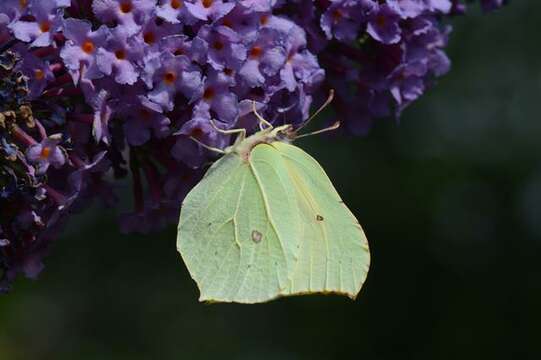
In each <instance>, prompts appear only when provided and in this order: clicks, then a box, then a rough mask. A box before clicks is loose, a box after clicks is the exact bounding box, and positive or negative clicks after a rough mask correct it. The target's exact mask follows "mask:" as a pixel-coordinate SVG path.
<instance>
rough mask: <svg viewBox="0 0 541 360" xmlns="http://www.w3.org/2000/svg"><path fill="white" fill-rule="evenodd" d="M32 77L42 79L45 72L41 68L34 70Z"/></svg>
mask: <svg viewBox="0 0 541 360" xmlns="http://www.w3.org/2000/svg"><path fill="white" fill-rule="evenodd" d="M34 77H35V78H36V80H43V78H45V72H44V71H43V70H41V69H36V70H34Z"/></svg>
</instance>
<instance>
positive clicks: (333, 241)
mask: <svg viewBox="0 0 541 360" xmlns="http://www.w3.org/2000/svg"><path fill="white" fill-rule="evenodd" d="M272 146H273V147H274V148H276V149H277V150H278V151H279V152H280V154H281V156H282V157H283V158H284V161H285V163H286V167H287V169H288V173H289V175H290V178H291V181H292V183H293V184H294V185H293V186H294V189H295V195H296V199H297V202H298V208H299V213H300V214H301V223H302V228H303V231H302V237H301V249H300V253H299V258H298V262H297V265H296V268H295V271H294V272H293V274H292V275H291V276H290V284H289V286H288V287H287V288H286V289H284V290H283V291H282V293H283V294H284V295H294V294H304V293H315V292H321V293H327V292H329V293H341V294H344V295H347V296H349V297H352V298H354V297H355V296H356V295H357V294H358V292H359V291H360V289H361V286H362V284H363V283H364V281H365V279H366V276H367V273H368V267H369V264H370V253H369V249H368V242H367V240H366V237H365V235H364V232H363V230H362V228H361V226H360V225H359V223H358V221H357V219H356V218H355V216H354V215H353V214H352V213H351V211H350V210H349V209H348V208H347V207H346V206H345V204H344V202H343V201H342V199H341V198H340V196H339V195H338V193H337V191H336V190H335V188H334V186H333V185H332V183H331V181H330V180H329V178H328V177H327V175H326V173H325V171H324V170H323V169H322V168H321V166H320V165H319V163H318V162H317V161H316V160H314V159H313V158H312V157H311V156H310V155H308V154H307V153H306V152H304V151H303V150H301V149H300V148H298V147H296V146H293V145H289V144H286V143H282V142H274V143H272Z"/></svg>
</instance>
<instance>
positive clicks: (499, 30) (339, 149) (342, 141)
mask: <svg viewBox="0 0 541 360" xmlns="http://www.w3.org/2000/svg"><path fill="white" fill-rule="evenodd" d="M540 14H541V2H539V1H513V2H512V4H511V5H510V6H508V7H507V8H504V9H503V10H502V11H498V12H496V13H493V14H490V15H487V16H482V15H481V14H480V13H479V12H477V11H473V12H472V13H471V15H470V16H469V17H465V18H456V19H454V20H453V25H454V28H455V30H454V33H453V34H452V36H451V43H450V47H449V55H450V57H451V59H452V60H453V68H452V71H451V73H450V74H449V75H447V76H445V77H443V78H442V79H441V80H440V81H439V83H438V84H437V86H435V87H434V88H433V89H432V90H431V91H429V92H428V94H427V95H425V96H424V97H422V99H421V100H420V101H418V102H417V103H415V104H414V105H413V106H411V107H410V108H408V109H407V110H406V111H405V113H404V115H403V117H402V119H401V123H400V125H397V124H396V123H395V122H394V121H392V120H388V121H380V122H378V123H377V124H376V126H375V128H374V129H373V131H372V132H371V133H370V135H369V136H368V137H366V138H344V137H338V138H332V137H331V138H329V137H312V138H309V139H306V140H303V141H302V143H301V141H299V143H300V145H301V146H302V147H303V148H305V149H306V150H307V151H308V152H310V153H311V154H312V155H314V157H315V158H316V159H318V160H319V161H320V163H321V164H322V165H323V167H324V168H325V169H326V170H327V172H328V174H329V176H330V177H331V179H333V182H334V184H335V186H336V187H337V189H338V190H339V192H340V193H341V194H342V197H343V199H344V200H345V202H346V203H347V204H348V205H349V207H350V208H351V209H352V211H353V212H354V213H355V214H356V215H357V216H358V218H359V220H360V222H361V224H362V225H363V227H364V229H365V232H366V234H367V236H368V240H369V242H370V246H371V251H372V267H371V271H370V273H369V276H368V280H367V282H366V284H365V286H364V288H363V290H362V293H361V295H360V296H359V298H358V300H357V301H355V302H352V301H351V300H349V299H346V298H339V297H330V296H329V297H325V296H311V297H300V298H288V299H281V300H278V301H274V302H271V303H268V304H264V305H253V306H242V305H231V304H226V305H206V304H200V303H198V302H197V297H198V293H197V288H196V286H195V284H194V283H193V282H192V280H191V279H190V277H189V274H188V272H187V270H186V268H185V266H184V264H183V263H182V262H181V260H180V258H179V256H178V255H177V253H176V249H175V237H176V230H175V226H174V225H173V226H171V227H169V228H167V229H166V230H164V231H162V232H160V233H157V234H151V235H144V236H143V235H122V234H120V232H119V230H118V226H117V223H116V217H117V214H116V213H115V212H113V211H111V210H104V209H102V208H98V207H95V208H93V209H92V210H90V211H88V212H85V213H84V214H81V215H79V216H77V217H76V218H75V219H74V221H72V222H71V223H70V226H69V227H68V229H67V230H66V231H65V232H64V235H63V236H62V237H61V238H60V239H59V240H58V241H57V242H56V243H55V244H54V246H53V249H52V251H51V255H50V256H49V257H48V258H47V259H46V266H47V267H46V270H45V271H44V273H43V274H42V276H41V277H40V279H39V281H36V282H32V281H29V280H24V279H22V280H21V279H20V280H19V281H18V282H16V283H15V285H14V291H13V292H12V293H11V294H9V295H8V296H3V297H0V359H2V360H4V359H5V360H12V359H14V360H18V359H25V360H26V359H30V360H33V359H46V360H48V359H55V360H64V359H83V360H85V359H100V360H107V359H115V360H117V359H118V360H121V359H130V360H139V359H181V358H183V359H217V358H223V359H363V360H368V359H378V360H380V359H397V358H402V359H509V358H517V359H539V358H540V357H541V342H540V340H539V335H540V333H539V326H540V324H541V306H540V304H541V251H540V250H541V221H540V220H541V215H540V214H541V119H540V116H539V108H538V106H539V104H540V103H541V46H539V44H540V42H539V35H540V30H539V23H540V21H541V17H540Z"/></svg>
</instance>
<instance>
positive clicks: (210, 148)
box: [190, 136, 225, 154]
mask: <svg viewBox="0 0 541 360" xmlns="http://www.w3.org/2000/svg"><path fill="white" fill-rule="evenodd" d="M190 139H192V140H193V141H195V142H196V143H198V144H199V145H201V146H202V147H204V148H205V149H207V150H210V151H213V152H216V153H218V154H225V151H223V150H222V149H218V148H216V147H212V146H208V145H207V144H205V143H203V142H201V141H199V140H197V139H196V138H194V137H193V136H190Z"/></svg>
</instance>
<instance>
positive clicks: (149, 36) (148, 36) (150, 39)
mask: <svg viewBox="0 0 541 360" xmlns="http://www.w3.org/2000/svg"><path fill="white" fill-rule="evenodd" d="M143 40H144V41H145V42H146V43H147V44H149V45H152V44H154V43H155V42H156V36H155V35H154V33H153V32H147V33H144V34H143Z"/></svg>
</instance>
